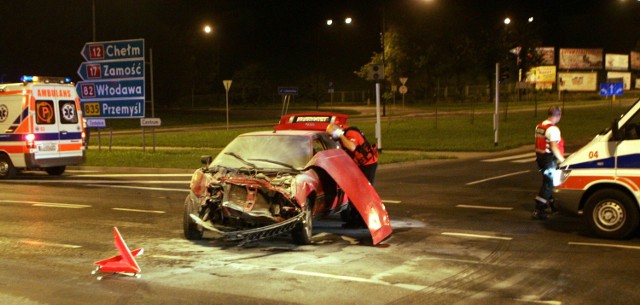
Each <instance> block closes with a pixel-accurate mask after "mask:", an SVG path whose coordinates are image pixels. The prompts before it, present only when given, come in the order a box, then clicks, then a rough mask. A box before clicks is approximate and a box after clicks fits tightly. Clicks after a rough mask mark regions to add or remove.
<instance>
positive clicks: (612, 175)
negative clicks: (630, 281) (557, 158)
mask: <svg viewBox="0 0 640 305" xmlns="http://www.w3.org/2000/svg"><path fill="white" fill-rule="evenodd" d="M557 173H558V174H559V175H558V181H557V183H556V184H558V185H557V186H556V189H555V193H554V198H555V199H556V207H557V208H558V209H560V210H564V211H567V212H571V213H575V214H582V215H583V217H584V219H585V220H586V223H587V226H588V227H589V229H590V230H591V231H592V232H594V233H595V234H596V235H598V236H600V237H604V238H612V239H620V238H625V237H629V236H630V235H631V234H633V233H634V232H636V229H637V228H638V225H639V223H640V100H638V101H636V103H635V104H634V105H633V106H631V108H630V109H629V110H628V111H627V112H625V113H624V114H623V115H622V116H621V117H620V118H619V119H616V120H614V121H613V123H612V125H611V127H610V128H608V129H606V130H604V131H602V132H601V133H600V134H598V135H597V136H596V137H595V138H593V140H591V142H589V143H588V144H587V145H585V146H584V147H582V148H580V149H579V150H578V151H577V152H575V153H573V154H572V155H571V156H569V157H568V158H567V159H566V160H565V161H564V162H562V164H560V170H559V171H558V172H557Z"/></svg>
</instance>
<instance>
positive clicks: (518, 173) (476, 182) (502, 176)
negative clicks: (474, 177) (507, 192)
mask: <svg viewBox="0 0 640 305" xmlns="http://www.w3.org/2000/svg"><path fill="white" fill-rule="evenodd" d="M528 172H530V170H526V171H519V172H515V173H510V174H505V175H500V176H495V177H491V178H486V179H482V180H478V181H473V182H469V183H467V184H466V185H474V184H478V183H482V182H487V181H491V180H496V179H502V178H506V177H511V176H516V175H522V174H526V173H528Z"/></svg>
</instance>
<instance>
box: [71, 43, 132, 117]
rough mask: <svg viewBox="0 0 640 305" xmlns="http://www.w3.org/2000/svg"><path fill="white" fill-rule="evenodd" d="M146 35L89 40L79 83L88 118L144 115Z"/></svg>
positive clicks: (82, 103) (83, 106)
mask: <svg viewBox="0 0 640 305" xmlns="http://www.w3.org/2000/svg"><path fill="white" fill-rule="evenodd" d="M144 53H145V52H144V39H130V40H118V41H101V42H87V43H85V44H84V47H83V48H82V51H80V54H81V55H82V57H84V59H85V60H86V62H83V63H82V64H80V67H79V68H78V75H79V76H80V78H82V81H80V82H78V84H77V85H76V91H77V92H78V96H79V97H80V103H81V107H82V111H83V114H84V115H85V116H86V117H87V118H143V117H144V114H145V111H144V110H145V109H144V107H145V71H144V70H145V58H144Z"/></svg>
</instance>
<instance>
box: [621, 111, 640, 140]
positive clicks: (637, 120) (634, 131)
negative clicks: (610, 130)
mask: <svg viewBox="0 0 640 305" xmlns="http://www.w3.org/2000/svg"><path fill="white" fill-rule="evenodd" d="M624 138H625V139H626V140H636V139H640V112H638V113H636V114H635V115H634V116H633V117H632V118H631V119H629V121H628V122H627V124H625V126H624Z"/></svg>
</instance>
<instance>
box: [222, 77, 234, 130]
mask: <svg viewBox="0 0 640 305" xmlns="http://www.w3.org/2000/svg"><path fill="white" fill-rule="evenodd" d="M232 82H233V81H232V80H230V79H225V80H223V81H222V85H224V90H225V91H226V105H227V130H229V89H231V83H232Z"/></svg>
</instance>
